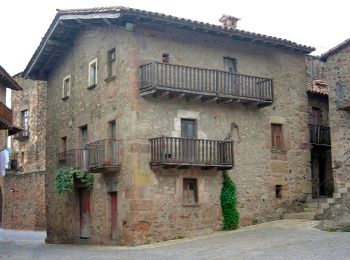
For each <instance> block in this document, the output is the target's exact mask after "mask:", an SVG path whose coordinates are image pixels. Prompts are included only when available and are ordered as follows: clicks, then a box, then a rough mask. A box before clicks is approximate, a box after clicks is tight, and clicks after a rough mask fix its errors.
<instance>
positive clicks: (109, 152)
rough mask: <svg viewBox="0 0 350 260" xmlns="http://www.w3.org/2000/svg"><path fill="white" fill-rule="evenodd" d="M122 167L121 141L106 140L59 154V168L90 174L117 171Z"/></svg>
mask: <svg viewBox="0 0 350 260" xmlns="http://www.w3.org/2000/svg"><path fill="white" fill-rule="evenodd" d="M119 166H120V162H119V141H117V140H114V139H105V140H101V141H97V142H94V143H91V144H88V145H87V149H72V150H68V151H66V152H62V153H59V154H58V167H59V168H62V167H73V168H79V169H82V170H84V171H90V172H107V171H115V170H117V169H118V167H119Z"/></svg>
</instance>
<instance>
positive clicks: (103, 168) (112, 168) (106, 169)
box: [89, 165, 120, 173]
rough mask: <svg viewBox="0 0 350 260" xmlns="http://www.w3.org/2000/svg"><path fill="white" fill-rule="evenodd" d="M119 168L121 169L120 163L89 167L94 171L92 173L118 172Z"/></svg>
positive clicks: (90, 170)
mask: <svg viewBox="0 0 350 260" xmlns="http://www.w3.org/2000/svg"><path fill="white" fill-rule="evenodd" d="M119 170H120V165H111V166H90V167H89V172H92V173H112V172H118V171H119Z"/></svg>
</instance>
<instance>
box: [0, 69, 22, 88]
mask: <svg viewBox="0 0 350 260" xmlns="http://www.w3.org/2000/svg"><path fill="white" fill-rule="evenodd" d="M0 82H1V83H2V85H4V86H5V87H6V88H10V89H13V90H22V88H21V87H20V85H18V83H17V82H16V81H15V80H14V79H13V78H12V77H11V76H10V74H8V73H7V71H6V70H5V69H4V68H3V67H2V66H1V65H0Z"/></svg>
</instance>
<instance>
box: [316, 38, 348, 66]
mask: <svg viewBox="0 0 350 260" xmlns="http://www.w3.org/2000/svg"><path fill="white" fill-rule="evenodd" d="M349 44H350V38H349V39H346V40H345V41H343V42H342V43H340V44H338V45H337V46H335V47H333V48H332V49H330V50H328V51H326V52H325V53H323V54H322V55H321V57H320V60H321V61H326V60H327V58H328V57H329V56H331V55H333V54H335V53H336V52H338V51H340V50H342V49H343V48H345V47H346V46H348V45H349Z"/></svg>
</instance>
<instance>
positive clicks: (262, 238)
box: [0, 220, 350, 260]
mask: <svg viewBox="0 0 350 260" xmlns="http://www.w3.org/2000/svg"><path fill="white" fill-rule="evenodd" d="M317 224H318V222H317V221H310V220H280V221H273V222H269V223H264V224H260V225H255V226H249V227H244V228H241V229H239V230H237V231H230V232H216V233H214V234H210V235H206V236H201V237H195V238H190V239H179V240H172V241H166V242H161V243H156V244H151V245H144V246H138V247H114V246H77V245H47V244H45V243H44V237H45V233H44V232H35V231H9V230H0V259H1V260H2V259H84V260H87V259H259V260H260V259H332V260H335V259H342V260H343V259H350V233H337V232H323V231H320V230H318V229H316V228H315V226H316V225H317Z"/></svg>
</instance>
